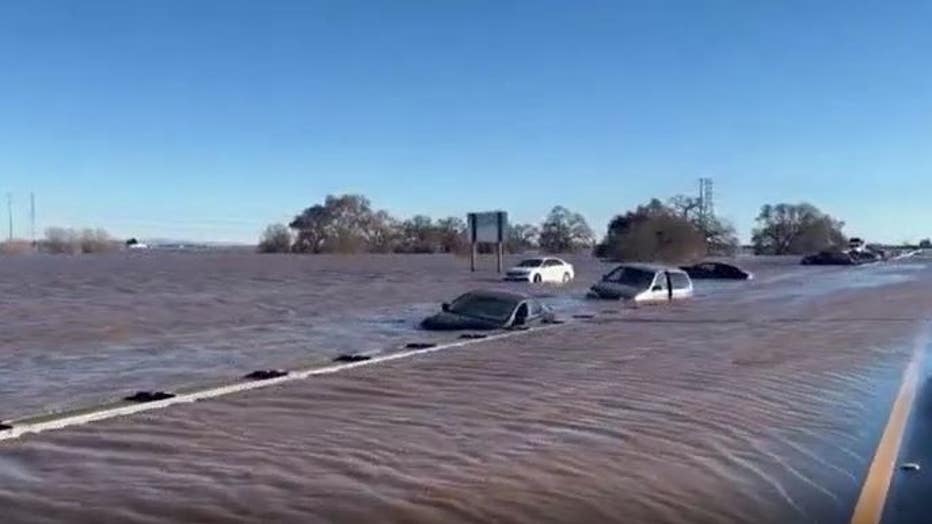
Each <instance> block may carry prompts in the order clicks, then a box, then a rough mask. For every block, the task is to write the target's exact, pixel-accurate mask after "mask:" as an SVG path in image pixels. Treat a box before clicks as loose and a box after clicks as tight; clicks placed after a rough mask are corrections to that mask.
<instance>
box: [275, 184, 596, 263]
mask: <svg viewBox="0 0 932 524" xmlns="http://www.w3.org/2000/svg"><path fill="white" fill-rule="evenodd" d="M466 229H467V226H466V222H465V221H464V220H462V219H461V218H458V217H447V218H441V219H438V220H434V219H432V218H431V217H428V216H425V215H416V216H414V217H412V218H409V219H407V220H399V219H397V218H395V217H393V216H392V215H391V214H389V213H388V212H387V211H384V210H376V209H373V207H372V204H371V202H370V201H369V199H367V198H366V197H364V196H362V195H339V196H336V195H330V196H327V198H326V199H325V200H324V202H323V203H321V204H316V205H313V206H311V207H308V208H307V209H305V210H303V211H301V212H300V213H298V214H297V215H296V216H295V218H294V219H293V220H292V221H291V222H290V223H289V224H288V225H287V226H286V225H284V224H273V225H270V226H268V228H266V230H265V232H263V234H262V237H261V239H260V241H259V251H260V252H263V253H286V252H292V253H464V252H467V251H468V250H469V240H468V236H467V231H466ZM594 238H595V235H594V233H593V232H592V229H591V228H590V227H589V225H588V224H587V223H586V220H585V218H583V216H582V215H580V214H579V213H574V212H572V211H569V210H568V209H566V208H564V207H561V206H557V207H555V208H554V209H553V210H552V211H551V212H550V214H549V215H548V216H547V218H546V219H545V220H544V221H543V222H542V223H541V224H540V225H539V226H537V225H531V224H514V225H512V226H510V227H509V229H508V237H507V238H506V242H505V248H506V249H507V250H508V251H509V252H513V253H520V252H524V251H528V250H533V249H544V250H547V251H553V252H567V251H579V250H585V249H588V248H591V247H592V244H593V242H594Z"/></svg>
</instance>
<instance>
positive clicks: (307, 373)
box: [0, 322, 570, 441]
mask: <svg viewBox="0 0 932 524" xmlns="http://www.w3.org/2000/svg"><path fill="white" fill-rule="evenodd" d="M567 324H570V322H564V323H563V324H553V325H547V326H541V327H538V328H536V329H528V330H523V331H511V332H507V333H501V334H498V335H489V336H487V337H485V338H479V339H464V340H458V341H456V342H451V343H448V344H438V345H436V346H433V347H429V348H422V349H413V350H409V351H400V352H397V353H390V354H387V355H381V356H374V357H372V358H371V359H369V360H363V361H360V362H349V363H341V364H333V365H329V366H324V367H319V368H310V369H305V370H298V371H292V372H291V373H289V374H288V375H285V376H283V377H278V378H273V379H268V380H253V381H250V380H245V379H244V380H242V381H240V382H236V383H234V384H227V385H224V386H218V387H213V388H208V389H203V390H200V391H195V392H192V393H183V394H179V395H177V396H175V397H172V398H168V399H165V400H158V401H154V402H144V403H140V404H128V405H121V406H117V407H113V408H105V409H100V410H96V411H95V410H93V409H91V410H90V411H82V412H80V413H72V414H68V413H64V414H62V415H61V416H54V415H51V416H49V417H45V416H35V417H30V418H23V419H20V420H21V421H22V422H17V421H16V420H13V421H9V422H8V424H10V425H12V426H13V427H12V428H11V429H7V430H3V431H0V441H4V440H13V439H17V438H19V437H22V436H23V435H26V434H29V433H42V432H43V431H52V430H56V429H63V428H67V427H69V426H77V425H81V424H88V423H91V422H97V421H100V420H107V419H111V418H116V417H123V416H127V415H133V414H136V413H143V412H146V411H154V410H156V409H164V408H167V407H169V406H174V405H176V404H186V403H191V402H195V401H198V400H205V399H210V398H217V397H222V396H225V395H232V394H234V393H240V392H244V391H251V390H254V389H261V388H267V387H271V386H277V385H279V384H284V383H287V382H295V381H298V380H305V379H307V378H310V377H313V376H317V375H329V374H332V373H338V372H340V371H345V370H348V369H353V368H358V367H362V366H371V365H375V364H380V363H383V362H390V361H392V360H399V359H403V358H410V357H414V356H417V355H423V354H427V353H433V352H436V351H445V350H449V349H457V348H462V347H465V346H469V345H473V344H479V343H482V342H490V341H493V340H502V339H506V338H510V337H514V336H517V335H524V334H528V333H538V332H540V331H543V330H546V329H552V328H556V327H560V326H562V325H567ZM29 420H37V421H36V422H29Z"/></svg>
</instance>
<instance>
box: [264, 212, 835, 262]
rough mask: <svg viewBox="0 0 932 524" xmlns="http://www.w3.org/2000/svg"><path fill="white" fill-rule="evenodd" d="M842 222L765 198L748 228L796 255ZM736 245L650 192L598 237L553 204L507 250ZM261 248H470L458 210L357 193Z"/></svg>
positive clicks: (823, 240) (726, 229)
mask: <svg viewBox="0 0 932 524" xmlns="http://www.w3.org/2000/svg"><path fill="white" fill-rule="evenodd" d="M843 227H844V223H843V222H841V221H840V220H837V219H835V218H834V217H832V216H830V215H828V214H825V213H823V212H822V211H820V210H819V209H818V208H817V207H815V206H813V205H811V204H808V203H801V204H787V203H781V204H775V205H770V204H768V205H765V206H763V207H762V208H761V211H760V213H759V214H758V216H757V218H756V227H755V228H754V231H753V233H752V246H753V249H754V252H755V253H756V254H760V255H801V254H808V253H812V252H816V251H821V250H827V249H840V248H843V247H844V246H845V245H846V244H847V238H846V237H845V235H844V233H843V232H842V229H843ZM739 247H740V245H739V242H738V237H737V235H736V234H735V229H734V227H733V226H732V225H731V224H730V223H728V222H727V221H725V220H723V219H721V218H720V217H717V216H715V215H714V214H709V213H704V212H703V209H702V205H701V201H700V200H699V199H698V198H693V197H688V196H684V195H677V196H674V197H672V198H670V199H668V200H666V201H662V200H659V199H656V198H655V199H652V200H650V201H649V202H647V203H645V204H643V205H640V206H638V207H637V208H635V209H633V210H630V211H627V212H625V213H622V214H619V215H617V216H615V217H614V218H613V219H612V220H611V222H610V223H609V224H608V228H607V230H606V232H605V235H604V236H603V237H602V240H601V241H598V242H597V239H596V235H595V233H594V232H593V230H592V228H591V227H590V226H589V224H588V223H587V222H586V219H585V218H584V217H583V216H582V215H581V214H580V213H577V212H574V211H571V210H569V209H567V208H565V207H563V206H557V207H554V208H553V209H552V210H551V211H550V213H549V214H548V215H547V216H546V217H545V218H544V219H543V221H542V222H541V223H540V224H537V225H535V224H514V225H511V226H510V227H509V230H508V235H507V238H506V242H505V248H506V250H507V251H508V252H510V253H522V252H526V251H535V250H539V251H543V252H547V253H573V252H589V251H591V252H593V253H594V254H595V255H597V256H600V257H606V258H611V259H614V260H644V261H663V262H671V263H678V262H685V261H689V260H697V259H700V258H702V257H705V256H709V255H715V256H730V255H734V254H735V253H736V252H737V250H738V249H739ZM258 249H259V251H260V252H263V253H285V252H291V253H463V252H467V251H468V249H469V244H468V237H467V231H466V223H465V222H464V221H463V220H462V219H460V218H457V217H447V218H441V219H439V220H434V219H432V218H431V217H428V216H424V215H417V216H414V217H412V218H409V219H406V220H399V219H397V218H395V217H393V216H392V215H391V214H389V213H388V212H387V211H384V210H376V209H374V208H373V207H372V204H371V202H370V201H369V199H367V198H366V197H364V196H362V195H330V196H327V198H326V199H325V200H324V202H322V203H320V204H315V205H313V206H311V207H308V208H306V209H304V210H303V211H301V212H300V213H298V214H297V215H296V216H295V217H294V219H293V220H292V221H291V222H290V223H289V224H288V225H284V224H274V225H271V226H269V227H268V228H267V229H266V230H265V232H264V233H263V234H262V237H261V239H260V242H259V248H258Z"/></svg>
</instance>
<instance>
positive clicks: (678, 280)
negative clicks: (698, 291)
mask: <svg viewBox="0 0 932 524" xmlns="http://www.w3.org/2000/svg"><path fill="white" fill-rule="evenodd" d="M670 281H671V282H672V283H673V289H689V277H687V276H686V275H684V274H682V273H670Z"/></svg>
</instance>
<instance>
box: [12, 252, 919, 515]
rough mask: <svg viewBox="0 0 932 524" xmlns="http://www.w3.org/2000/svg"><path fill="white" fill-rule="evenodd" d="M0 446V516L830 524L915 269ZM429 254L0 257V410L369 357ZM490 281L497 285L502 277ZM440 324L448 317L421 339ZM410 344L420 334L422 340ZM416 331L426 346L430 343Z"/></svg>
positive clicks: (875, 428) (834, 271)
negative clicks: (353, 354)
mask: <svg viewBox="0 0 932 524" xmlns="http://www.w3.org/2000/svg"><path fill="white" fill-rule="evenodd" d="M574 262H576V264H577V270H578V272H579V279H578V280H577V282H576V283H574V284H573V285H571V286H567V287H552V288H551V287H547V288H534V287H532V286H527V285H523V284H516V285H509V286H512V287H517V288H518V289H524V290H527V291H530V292H532V293H535V294H538V295H540V296H542V297H543V298H544V300H547V301H550V303H552V304H553V305H554V307H555V308H558V309H559V310H561V311H562V312H563V313H564V314H566V315H571V314H573V313H579V312H587V313H594V314H595V315H596V316H595V318H593V319H591V320H582V321H577V322H574V323H571V324H567V325H564V326H558V327H556V328H553V329H550V330H547V331H541V332H536V333H535V332H531V333H527V334H523V335H520V336H517V337H514V338H510V339H508V340H500V341H488V342H480V343H477V344H473V345H471V346H469V347H468V348H461V349H457V350H450V351H446V352H438V353H432V354H429V355H422V356H418V357H414V358H411V359H403V360H398V361H393V362H389V363H384V364H379V365H377V366H369V367H364V368H357V369H353V370H347V371H345V372H341V373H339V374H335V375H328V376H321V377H315V378H313V379H310V380H307V381H302V382H297V383H291V384H288V385H283V386H280V387H272V388H268V389H264V390H260V391H253V392H249V393H245V394H240V395H234V396H230V397H224V398H221V399H215V400H210V401H204V402H199V403H197V404H194V405H188V406H174V407H171V408H168V409H165V410H160V411H156V412H150V413H147V414H142V415H138V416H133V417H127V418H122V419H113V420H109V421H105V422H100V423H96V424H91V425H87V426H81V427H73V428H68V429H65V430H61V431H58V432H51V433H44V434H41V435H35V436H27V437H25V438H23V439H20V440H16V441H10V442H4V443H2V444H0V508H2V512H3V521H4V522H61V521H63V520H67V521H77V522H177V521H185V522H265V521H284V522H441V521H442V522H528V523H532V522H778V521H779V522H788V521H789V522H796V521H806V522H809V521H818V522H843V521H845V520H846V519H847V518H849V517H850V512H851V509H852V508H853V503H854V499H855V497H856V496H857V492H858V490H859V487H860V481H861V479H862V477H863V475H864V472H865V469H866V467H867V465H868V462H869V459H870V457H871V454H872V451H873V446H874V445H875V444H876V440H877V438H878V436H879V433H880V431H881V430H882V427H883V423H884V421H885V416H886V412H887V409H888V408H889V404H890V402H891V401H892V397H893V395H894V394H895V391H896V388H897V386H898V381H899V377H900V374H901V372H902V370H903V367H904V366H905V364H906V362H907V361H908V360H909V358H910V356H911V354H912V352H913V350H914V348H915V347H916V344H919V343H923V340H924V336H925V333H926V332H927V330H928V324H929V320H930V319H932V300H930V299H929V298H928V297H929V296H932V295H930V291H932V272H930V270H929V267H928V265H927V262H926V261H924V260H914V261H907V262H899V263H895V264H889V265H884V266H872V267H859V268H803V267H800V266H798V265H796V264H794V263H793V262H794V261H791V260H782V259H748V260H746V261H745V262H744V263H745V265H746V266H748V268H749V269H751V270H752V271H754V272H755V273H756V274H757V277H758V278H757V279H756V280H754V281H752V282H749V283H700V284H699V286H698V290H697V294H698V296H697V298H696V299H695V300H692V301H690V302H688V303H683V304H676V305H673V306H661V307H643V308H638V309H629V308H624V307H622V306H620V305H619V304H617V303H611V302H608V303H604V302H588V301H583V300H581V296H582V294H583V293H584V291H585V288H586V287H587V285H588V284H589V283H591V281H593V280H595V279H596V278H598V276H599V275H600V274H601V273H603V272H604V271H605V270H606V269H607V267H606V266H604V265H601V264H600V263H598V262H595V261H592V260H591V259H587V258H580V259H577V260H574ZM464 267H465V261H463V260H462V259H456V258H453V257H431V256H424V257H287V256H286V257H276V256H271V257H262V256H256V255H249V254H215V255H184V254H163V253H145V254H139V255H138V256H136V254H132V255H120V256H108V257H86V258H85V257H76V258H56V257H33V258H29V259H12V258H11V259H2V260H0V282H2V284H0V286H2V289H0V344H2V348H3V353H2V355H0V358H2V362H3V368H4V375H3V379H2V382H0V409H2V410H3V413H0V418H9V416H8V415H7V414H8V413H11V414H13V415H22V414H30V413H36V412H44V411H50V410H55V409H61V408H62V407H70V406H75V405H88V404H89V403H94V402H97V401H101V400H106V399H109V398H114V397H115V396H119V395H120V394H123V393H125V391H126V390H127V389H129V390H132V389H138V387H137V386H141V385H152V386H154V387H159V388H163V387H165V388H167V387H171V386H173V385H178V384H196V383H199V382H209V381H213V380H219V379H224V377H231V376H238V375H239V374H242V373H243V372H245V371H248V370H251V369H254V368H259V367H273V366H278V365H281V366H287V365H291V364H296V363H306V362H312V361H315V359H317V360H321V359H327V358H329V357H330V356H332V355H333V354H336V353H338V352H341V351H344V350H349V349H359V348H362V349H364V350H366V351H372V352H377V351H391V350H392V348H397V347H399V346H400V345H402V344H403V343H405V342H410V341H411V339H412V338H415V339H417V341H424V340H426V339H425V334H423V333H418V332H417V331H415V330H414V329H413V326H414V324H415V322H416V320H417V319H418V318H419V317H420V316H422V315H423V314H425V313H427V312H430V311H432V310H433V309H435V308H436V307H437V304H439V302H441V301H443V300H448V299H450V298H452V296H454V295H455V294H457V293H459V292H461V291H464V290H465V289H468V288H471V287H489V286H492V287H499V286H501V284H500V283H499V282H498V281H497V278H496V276H495V274H494V273H492V272H488V271H485V272H481V273H477V274H470V273H469V272H468V271H465V270H464ZM506 287H507V286H506ZM443 336H446V337H450V336H451V335H443ZM431 340H433V339H431ZM437 340H442V339H437Z"/></svg>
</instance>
